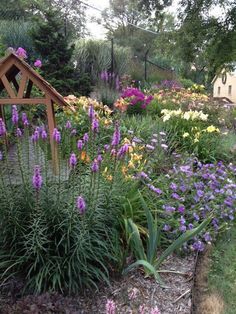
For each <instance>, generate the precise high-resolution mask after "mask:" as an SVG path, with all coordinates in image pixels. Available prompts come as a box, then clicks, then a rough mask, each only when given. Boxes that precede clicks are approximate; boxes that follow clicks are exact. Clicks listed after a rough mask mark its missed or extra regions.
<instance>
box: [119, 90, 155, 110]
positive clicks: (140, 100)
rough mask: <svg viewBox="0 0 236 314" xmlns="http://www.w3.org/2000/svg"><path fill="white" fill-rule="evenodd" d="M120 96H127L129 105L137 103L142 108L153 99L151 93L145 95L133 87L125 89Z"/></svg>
mask: <svg viewBox="0 0 236 314" xmlns="http://www.w3.org/2000/svg"><path fill="white" fill-rule="evenodd" d="M121 97H122V98H124V99H127V98H128V100H129V102H130V105H136V104H139V105H140V106H141V108H142V109H145V108H146V107H147V106H148V105H149V104H150V102H151V101H152V99H153V96H152V95H149V96H146V95H145V94H144V93H143V92H142V91H141V90H140V89H138V88H134V87H128V88H127V89H125V90H124V91H123V93H122V95H121Z"/></svg>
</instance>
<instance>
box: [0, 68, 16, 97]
mask: <svg viewBox="0 0 236 314" xmlns="http://www.w3.org/2000/svg"><path fill="white" fill-rule="evenodd" d="M1 80H2V83H3V85H4V87H5V89H6V91H7V93H8V95H9V96H10V97H11V98H16V95H15V93H14V91H13V89H12V87H11V84H10V83H9V81H8V79H7V77H6V75H5V74H4V75H3V76H2V77H1Z"/></svg>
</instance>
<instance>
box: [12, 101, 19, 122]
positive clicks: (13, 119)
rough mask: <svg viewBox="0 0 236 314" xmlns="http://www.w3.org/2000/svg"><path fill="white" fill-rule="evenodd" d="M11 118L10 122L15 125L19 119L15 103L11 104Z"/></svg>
mask: <svg viewBox="0 0 236 314" xmlns="http://www.w3.org/2000/svg"><path fill="white" fill-rule="evenodd" d="M11 120H12V123H13V124H15V125H16V124H17V123H18V121H19V115H18V110H17V107H16V105H13V106H12V117H11Z"/></svg>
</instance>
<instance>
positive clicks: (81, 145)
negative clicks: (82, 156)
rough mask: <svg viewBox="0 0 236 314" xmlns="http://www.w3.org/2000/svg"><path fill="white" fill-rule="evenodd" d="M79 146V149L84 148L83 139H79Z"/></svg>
mask: <svg viewBox="0 0 236 314" xmlns="http://www.w3.org/2000/svg"><path fill="white" fill-rule="evenodd" d="M77 148H78V150H82V148H83V141H82V140H78V142H77Z"/></svg>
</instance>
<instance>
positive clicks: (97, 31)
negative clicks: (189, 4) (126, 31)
mask: <svg viewBox="0 0 236 314" xmlns="http://www.w3.org/2000/svg"><path fill="white" fill-rule="evenodd" d="M85 2H86V3H87V4H89V5H92V6H94V7H96V8H98V9H100V10H104V9H106V8H108V7H109V0H87V1H86V0H85ZM178 2H179V0H173V2H172V5H171V6H170V7H169V8H168V9H167V12H170V13H172V14H176V13H177V12H176V9H177V5H178ZM212 15H214V16H216V17H219V18H220V17H221V16H222V9H220V8H219V7H218V8H215V9H214V10H212ZM100 17H101V14H100V12H98V11H96V10H94V9H92V8H88V10H87V20H88V22H87V27H88V30H89V32H90V36H89V37H91V38H95V39H102V38H104V37H105V33H106V30H105V29H104V27H102V25H99V24H97V23H96V22H92V21H91V19H92V18H100Z"/></svg>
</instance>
